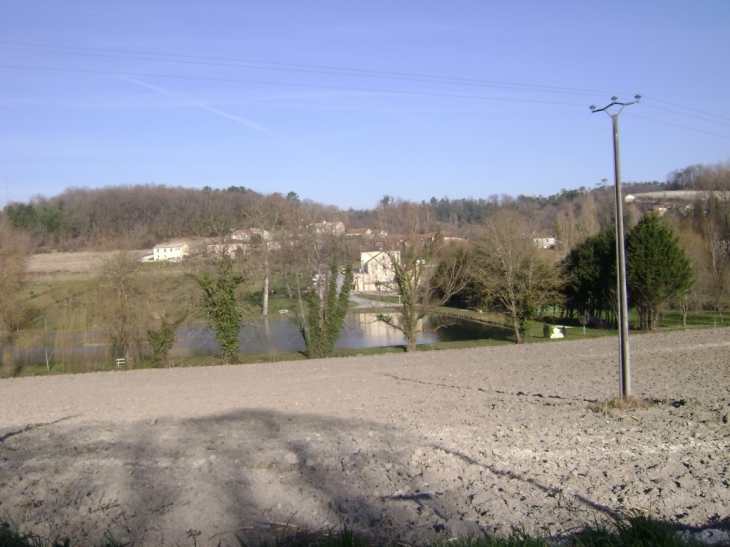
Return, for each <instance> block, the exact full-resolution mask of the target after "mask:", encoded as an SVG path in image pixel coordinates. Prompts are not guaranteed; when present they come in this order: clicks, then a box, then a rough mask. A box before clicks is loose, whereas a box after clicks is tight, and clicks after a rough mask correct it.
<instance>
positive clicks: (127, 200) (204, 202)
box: [3, 166, 727, 252]
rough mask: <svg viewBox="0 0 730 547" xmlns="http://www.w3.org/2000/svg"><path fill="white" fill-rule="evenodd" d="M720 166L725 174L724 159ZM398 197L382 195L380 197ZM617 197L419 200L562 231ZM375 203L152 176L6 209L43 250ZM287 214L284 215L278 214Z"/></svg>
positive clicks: (690, 178) (365, 218) (349, 223)
mask: <svg viewBox="0 0 730 547" xmlns="http://www.w3.org/2000/svg"><path fill="white" fill-rule="evenodd" d="M722 167H723V169H724V170H725V172H724V174H725V175H727V172H726V171H727V166H722ZM719 170H720V171H722V169H719ZM717 171H718V168H717V167H703V166H693V167H690V168H687V169H685V170H681V171H677V172H675V173H673V174H671V175H670V177H669V178H668V180H667V182H665V183H660V182H649V183H628V184H625V185H624V191H625V192H626V193H639V192H642V191H657V190H671V189H679V188H681V189H691V188H698V187H706V186H707V184H706V183H707V180H708V179H710V178H712V177H708V174H712V175H713V177H714V178H713V182H717V181H715V180H714V179H718V178H720V179H721V178H722V177H717V176H715V175H716V174H717ZM393 199H394V198H393V197H391V196H385V197H384V198H383V200H381V203H382V202H388V201H392V200H393ZM612 203H613V190H612V187H611V185H610V184H606V185H603V186H599V187H598V188H594V189H587V188H585V187H581V188H578V189H574V190H565V189H564V190H561V191H560V192H559V193H557V194H554V195H551V196H547V197H544V196H526V195H519V196H516V197H513V196H509V195H506V194H502V195H501V196H497V195H492V196H489V197H488V198H459V199H449V198H448V197H443V198H441V199H437V198H435V197H433V198H431V200H430V201H428V202H425V201H424V202H422V203H421V204H419V205H420V206H421V207H422V208H424V209H425V210H427V211H428V213H429V214H428V218H429V219H430V222H429V225H428V226H424V229H425V230H436V229H441V230H442V231H444V232H450V233H454V234H455V235H468V234H469V232H470V227H472V226H474V225H478V224H481V223H483V222H484V221H485V220H486V219H488V218H490V217H491V216H492V215H494V213H496V211H497V210H499V209H500V208H502V207H509V208H512V209H515V210H516V211H518V212H520V213H521V214H523V215H525V216H527V217H528V218H530V219H532V220H534V221H535V223H536V225H537V227H538V229H539V230H540V231H541V232H543V233H544V234H545V235H555V232H560V231H561V226H563V229H562V231H563V232H565V228H564V227H565V226H566V225H570V224H571V223H580V222H581V219H582V222H583V224H584V225H585V224H590V225H594V224H595V225H598V226H603V225H608V224H610V223H611V222H612V214H613V205H612ZM373 205H374V207H373V208H372V209H352V208H350V209H348V210H341V209H339V208H337V207H334V206H329V205H324V204H320V203H315V202H312V201H310V200H300V199H299V196H298V195H297V194H296V193H294V192H289V193H288V194H287V195H286V196H284V195H283V194H281V193H278V192H275V193H272V194H269V195H263V194H260V193H258V192H255V191H253V190H251V189H248V188H245V187H243V186H232V187H229V188H227V189H224V190H219V189H212V188H210V187H207V186H206V187H204V188H201V189H194V188H182V187H169V186H164V185H153V184H147V185H130V186H109V187H104V188H94V189H90V188H69V189H67V190H65V191H64V192H62V193H61V194H59V195H58V196H54V197H50V198H46V197H40V196H39V197H35V198H33V199H32V200H30V202H28V203H11V204H8V205H7V206H6V207H5V208H4V210H3V214H4V216H6V218H7V219H8V220H9V221H10V223H11V224H12V226H13V227H14V228H16V229H19V230H22V231H23V232H25V233H27V234H28V235H30V236H31V237H32V239H33V242H34V244H35V248H36V252H44V251H49V250H60V251H73V250H112V249H145V248H150V247H152V246H154V245H155V244H157V243H160V242H162V241H165V240H169V239H176V238H187V237H194V236H199V237H212V236H218V235H220V234H221V233H222V232H224V231H226V230H230V229H231V228H236V229H241V228H250V227H252V226H253V225H254V224H255V222H254V220H255V217H256V216H257V213H256V210H257V209H261V208H262V207H275V208H279V209H282V210H284V209H288V210H291V209H294V208H296V209H298V210H299V214H298V215H297V216H302V215H303V216H305V217H307V218H311V219H314V220H316V221H323V220H327V221H340V222H343V223H344V225H345V227H346V228H347V229H357V228H375V227H377V218H376V214H375V210H376V208H377V205H378V204H373ZM589 217H590V220H589ZM283 221H284V216H281V217H280V218H279V222H283ZM583 229H584V230H585V227H584V228H583ZM589 231H595V230H589ZM562 235H566V234H562ZM568 238H569V239H570V236H569V234H568ZM568 246H569V247H570V245H568Z"/></svg>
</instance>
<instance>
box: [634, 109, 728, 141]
mask: <svg viewBox="0 0 730 547" xmlns="http://www.w3.org/2000/svg"><path fill="white" fill-rule="evenodd" d="M623 115H624V116H631V117H632V118H641V119H642V120H648V121H650V122H654V123H661V124H664V125H671V126H673V127H680V128H682V129H688V130H689V131H695V132H696V133H704V134H705V135H712V136H714V137H720V138H722V139H730V136H727V135H720V134H719V133H711V132H710V131H703V130H702V129H694V128H692V127H687V126H686V125H679V124H677V123H671V122H663V121H661V120H655V119H653V118H647V117H646V116H640V115H638V114H631V113H630V112H624V113H623Z"/></svg>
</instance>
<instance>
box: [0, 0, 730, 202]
mask: <svg viewBox="0 0 730 547" xmlns="http://www.w3.org/2000/svg"><path fill="white" fill-rule="evenodd" d="M729 30H730V2H728V1H727V0H704V1H703V0H698V1H696V2H689V1H681V2H680V1H672V0H662V1H658V0H657V1H651V2H650V1H641V0H633V1H621V0H619V1H614V2H610V3H606V2H591V1H587V0H582V1H561V0H554V1H550V2H548V1H530V0H525V1H521V2H514V1H512V2H510V1H487V0H484V1H458V0H454V1H449V2H446V1H440V2H435V1H429V0H417V1H398V0H389V1H384V0H383V1H381V0H368V1H367V2H366V1H360V2H355V1H349V2H344V1H340V2H335V1H327V0H311V1H306V2H305V1H301V2H293V1H279V0H267V1H260V2H258V1H246V0H236V1H232V0H231V1H227V0H211V1H208V2H194V1H189V0H175V1H156V0H144V1H143V0H124V1H115V2H112V1H107V0H58V1H54V2H50V1H48V0H45V1H39V0H3V2H2V3H0V82H2V85H0V182H2V183H3V185H4V186H3V191H4V192H5V193H4V195H0V197H2V202H3V204H4V203H5V200H6V199H9V200H10V201H26V200H28V199H30V198H31V197H32V196H36V195H44V196H52V195H56V194H58V193H60V192H61V191H63V190H64V189H65V188H67V187H71V186H77V187H78V186H81V187H99V186H106V185H118V184H144V183H155V184H166V185H171V186H186V187H202V186H205V185H208V186H212V187H214V188H226V187H228V186H231V185H235V186H241V185H242V186H246V187H249V188H253V189H255V190H257V191H260V192H264V193H270V192H275V191H279V192H283V193H287V192H289V191H290V190H293V191H295V192H297V193H298V194H299V195H300V196H301V197H302V198H310V199H313V200H315V201H320V202H323V203H328V204H333V205H337V206H340V207H344V208H346V207H356V208H358V207H366V208H369V207H372V206H374V205H375V204H376V202H377V201H378V200H379V199H380V198H381V197H382V196H383V195H384V194H390V195H395V196H400V197H403V198H406V199H410V200H415V201H420V200H428V199H430V198H431V197H432V196H435V197H437V198H441V197H444V196H448V197H451V198H459V197H475V198H480V197H484V198H486V197H488V196H490V195H492V194H510V195H518V194H528V195H537V194H543V195H548V194H552V193H555V192H558V191H560V189H561V188H577V187H579V186H587V187H592V186H595V185H596V184H598V183H600V181H601V179H604V178H607V179H609V180H610V181H612V180H613V163H612V162H613V159H612V148H611V146H612V144H611V142H612V141H611V126H610V119H609V118H608V116H606V115H605V114H591V112H590V109H589V106H590V105H591V104H595V105H597V106H599V107H602V106H605V105H606V104H608V103H609V102H610V97H611V96H612V95H614V94H615V95H617V96H618V97H619V98H620V99H624V100H630V99H631V98H632V96H633V95H634V94H636V93H640V94H642V95H643V97H644V98H642V101H641V103H640V104H638V105H632V106H630V107H628V108H626V110H625V111H624V113H623V114H622V115H621V118H620V125H621V159H622V174H623V179H624V180H625V181H644V180H664V179H665V177H666V175H667V174H668V173H669V172H670V171H671V170H673V169H676V168H682V167H685V166H687V165H691V164H695V163H717V162H721V161H722V162H724V161H728V160H730V102H729V101H728V90H730V71H728V70H727V63H728V58H729V57H730V32H729Z"/></svg>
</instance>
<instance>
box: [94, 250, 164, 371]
mask: <svg viewBox="0 0 730 547" xmlns="http://www.w3.org/2000/svg"><path fill="white" fill-rule="evenodd" d="M97 281H98V283H97V301H96V317H97V319H98V321H99V322H100V323H101V324H102V325H103V326H104V327H105V328H106V329H107V331H108V333H109V338H110V339H111V340H112V342H113V343H114V345H116V346H118V347H119V348H121V350H122V353H123V355H124V358H125V360H126V362H127V366H129V367H131V366H133V363H134V359H137V358H139V357H141V345H142V343H143V342H144V341H145V339H146V337H147V329H148V327H149V324H150V321H151V319H152V315H151V311H152V310H150V309H149V288H150V286H149V282H148V281H147V280H145V279H144V276H143V275H142V272H141V264H140V263H139V260H138V259H137V256H136V255H135V254H133V253H129V252H126V251H121V252H118V253H115V254H114V255H112V256H111V257H109V258H108V259H106V260H104V261H103V262H102V263H101V266H100V268H99V274H98V278H97Z"/></svg>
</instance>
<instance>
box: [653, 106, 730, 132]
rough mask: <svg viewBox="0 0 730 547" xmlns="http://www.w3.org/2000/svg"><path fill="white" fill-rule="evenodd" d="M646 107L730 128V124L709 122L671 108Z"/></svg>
mask: <svg viewBox="0 0 730 547" xmlns="http://www.w3.org/2000/svg"><path fill="white" fill-rule="evenodd" d="M644 106H648V107H649V108H656V109H657V110H664V111H665V112H671V113H672V114H679V115H680V116H687V117H689V118H695V119H696V120H702V121H703V122H708V123H716V124H718V125H724V126H726V127H730V123H727V122H719V121H715V120H709V119H707V118H703V117H702V116H697V115H696V114H689V113H687V112H679V111H678V110H672V109H671V108H664V107H663V106H656V105H653V104H647V105H644ZM718 117H721V116H718Z"/></svg>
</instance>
